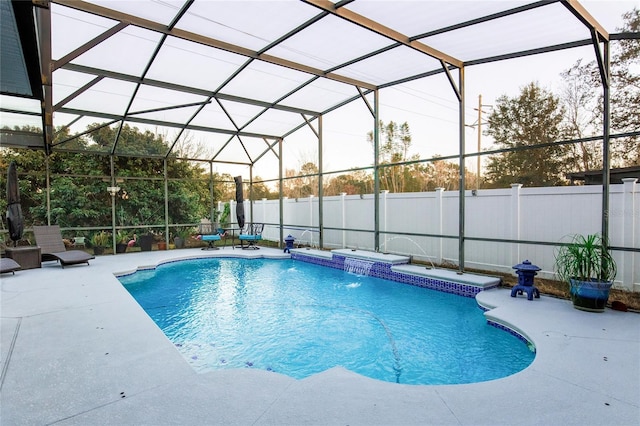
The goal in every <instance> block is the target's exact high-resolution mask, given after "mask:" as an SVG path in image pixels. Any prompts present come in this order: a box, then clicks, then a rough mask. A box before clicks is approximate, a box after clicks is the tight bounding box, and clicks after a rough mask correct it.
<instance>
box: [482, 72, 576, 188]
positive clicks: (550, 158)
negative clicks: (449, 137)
mask: <svg viewBox="0 0 640 426" xmlns="http://www.w3.org/2000/svg"><path fill="white" fill-rule="evenodd" d="M563 114H564V109H563V107H562V106H561V105H560V100H559V99H558V98H557V97H555V96H554V95H553V94H552V93H550V92H548V91H546V90H544V89H543V88H541V87H540V86H539V85H538V84H537V83H530V84H528V85H527V86H525V87H523V88H522V92H521V93H520V95H519V96H517V97H515V98H509V97H507V96H501V97H499V98H498V99H497V101H496V106H495V107H494V109H493V111H492V112H491V114H490V116H489V128H488V130H487V133H488V134H489V135H491V136H493V138H494V140H495V144H496V145H497V147H498V148H506V149H512V148H516V149H517V150H513V151H507V152H504V153H500V154H496V155H492V156H491V157H490V158H489V162H488V164H487V172H486V174H485V177H486V180H487V182H488V184H489V186H491V187H508V186H509V185H510V184H512V183H521V184H523V185H525V186H554V185H558V184H561V183H562V182H563V174H562V171H563V167H562V166H563V161H564V160H563V159H564V154H565V152H566V149H567V148H566V147H563V146H558V145H551V146H543V147H539V148H533V147H535V146H536V145H542V144H549V143H552V142H555V141H558V140H559V139H560V136H561V135H562V133H561V126H560V125H561V123H562V121H563V118H564V116H563Z"/></svg>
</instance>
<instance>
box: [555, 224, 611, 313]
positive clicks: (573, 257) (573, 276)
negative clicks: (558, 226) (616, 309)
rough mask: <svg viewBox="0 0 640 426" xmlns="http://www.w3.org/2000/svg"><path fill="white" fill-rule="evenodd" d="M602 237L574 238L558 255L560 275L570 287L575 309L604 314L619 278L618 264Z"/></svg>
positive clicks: (557, 267)
mask: <svg viewBox="0 0 640 426" xmlns="http://www.w3.org/2000/svg"><path fill="white" fill-rule="evenodd" d="M608 246H609V244H608V241H605V239H604V238H603V237H602V236H601V235H600V234H589V235H581V234H577V235H574V236H573V237H572V239H571V242H570V243H569V244H565V245H563V246H561V247H560V249H559V250H558V252H557V253H556V258H555V266H556V272H557V274H558V276H559V277H560V279H561V280H562V281H565V282H567V283H568V284H569V293H570V295H571V300H572V302H573V306H574V307H575V308H576V309H581V310H584V311H590V312H603V311H604V308H605V306H606V304H607V301H608V300H609V291H610V289H611V286H612V285H613V280H614V279H615V277H616V273H617V267H616V262H615V260H614V259H613V256H612V255H611V252H610V250H609V249H608Z"/></svg>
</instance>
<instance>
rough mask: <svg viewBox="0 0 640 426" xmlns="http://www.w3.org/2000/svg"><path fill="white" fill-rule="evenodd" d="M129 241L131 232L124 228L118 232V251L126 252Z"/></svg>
mask: <svg viewBox="0 0 640 426" xmlns="http://www.w3.org/2000/svg"><path fill="white" fill-rule="evenodd" d="M128 243H129V234H128V233H127V231H125V230H124V229H121V230H119V231H118V232H117V233H116V253H125V252H126V251H127V244H128Z"/></svg>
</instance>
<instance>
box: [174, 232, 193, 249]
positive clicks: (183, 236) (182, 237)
mask: <svg viewBox="0 0 640 426" xmlns="http://www.w3.org/2000/svg"><path fill="white" fill-rule="evenodd" d="M191 230H192V229H191V227H186V228H177V229H176V230H175V232H174V237H173V242H174V244H175V246H176V248H177V249H180V248H183V247H184V246H185V243H186V241H187V240H188V239H189V237H190V236H191V234H192V232H191Z"/></svg>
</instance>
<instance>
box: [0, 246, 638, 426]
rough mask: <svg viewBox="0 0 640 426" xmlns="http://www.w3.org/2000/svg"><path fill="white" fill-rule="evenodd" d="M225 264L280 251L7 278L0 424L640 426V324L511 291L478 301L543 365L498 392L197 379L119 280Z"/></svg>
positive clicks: (191, 252)
mask: <svg viewBox="0 0 640 426" xmlns="http://www.w3.org/2000/svg"><path fill="white" fill-rule="evenodd" d="M227 255H237V256H261V255H269V256H275V257H278V256H281V255H282V251H281V250H275V249H268V248H261V249H260V250H257V251H246V250H245V251H243V250H237V249H236V250H232V249H231V248H230V247H227V248H224V249H221V250H215V251H201V250H199V249H184V250H174V251H159V252H143V253H131V254H126V255H119V256H100V257H97V258H96V259H95V260H93V261H91V266H86V265H80V266H70V267H66V268H64V269H63V268H61V267H60V266H59V265H58V264H56V263H54V262H47V263H45V264H43V267H42V268H41V269H31V270H26V271H18V272H16V274H15V275H11V274H3V275H2V276H1V278H0V279H1V294H0V296H1V300H0V307H1V314H0V315H1V318H0V321H1V324H0V325H1V329H0V331H1V335H0V336H1V340H0V344H1V346H0V355H1V359H2V376H1V378H0V380H1V381H0V385H1V386H2V387H1V391H0V392H1V395H0V424H2V425H5V424H6V425H45V424H55V425H98V424H99V425H104V424H113V425H167V424H178V425H209V424H224V425H232V424H237V425H249V424H251V425H253V424H256V425H315V424H330V425H334V424H335V425H347V424H348V425H425V424H437V425H442V424H444V425H496V424H504V425H513V424H522V425H534V424H535V425H542V424H544V425H569V424H576V425H578V424H579V425H604V424H611V425H613V424H615V425H638V424H640V314H635V313H624V312H617V311H612V310H610V309H607V310H606V311H605V312H604V313H600V314H596V313H587V312H582V311H578V310H576V309H573V307H572V306H571V303H570V302H569V301H566V300H558V299H554V298H551V297H545V296H544V295H543V296H542V297H541V298H540V299H534V300H533V301H528V300H527V299H526V297H524V296H519V297H516V298H512V297H510V292H509V290H506V289H494V290H488V291H485V292H481V293H480V295H479V296H478V299H479V301H480V303H482V305H483V306H486V307H495V309H492V310H491V311H489V312H488V314H487V315H488V316H489V317H490V319H491V320H493V321H496V322H498V323H506V324H511V326H512V327H513V328H516V329H517V330H519V331H520V332H521V333H522V334H523V335H525V336H527V337H528V338H529V339H531V340H532V341H533V342H534V343H535V345H536V347H537V355H536V358H535V360H534V362H533V363H532V364H531V365H530V366H529V367H528V368H527V369H525V370H524V371H522V372H520V373H517V374H514V375H512V376H509V377H506V378H503V379H499V380H493V381H489V382H483V383H475V384H470V385H442V386H411V385H397V384H393V383H386V382H380V381H376V380H372V379H369V378H366V377H362V376H359V375H357V374H354V373H351V372H349V371H347V370H345V369H343V368H340V367H336V368H333V369H331V370H328V371H325V372H323V373H320V374H317V375H315V376H312V377H309V378H307V379H304V380H295V379H292V378H289V377H287V376H283V375H280V374H277V373H272V372H267V371H259V370H252V369H238V370H223V371H217V372H211V373H206V374H197V373H195V372H194V371H193V370H192V368H191V367H190V366H189V365H188V364H187V362H186V361H185V360H184V358H183V357H182V356H181V355H180V354H179V353H178V351H177V350H176V348H175V347H174V345H173V344H172V343H171V342H170V341H169V340H168V339H167V338H166V337H165V336H164V334H163V333H162V332H161V331H160V330H159V329H158V328H157V327H156V325H155V324H154V323H153V321H152V320H151V319H150V318H149V317H148V316H147V315H146V314H145V313H144V311H143V310H142V309H141V308H140V307H139V306H138V304H137V303H136V302H135V301H134V300H133V298H131V296H130V295H129V293H128V292H127V291H126V290H125V289H124V288H123V287H122V286H121V285H120V283H119V281H118V280H117V279H116V278H115V277H114V275H113V274H114V273H121V272H127V271H132V270H134V269H136V268H137V267H139V266H142V267H145V266H147V267H149V266H154V265H156V264H157V263H158V262H161V261H163V260H167V259H172V258H185V257H193V256H227Z"/></svg>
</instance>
